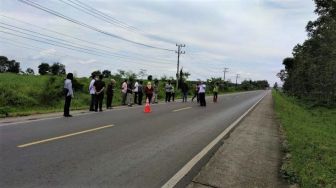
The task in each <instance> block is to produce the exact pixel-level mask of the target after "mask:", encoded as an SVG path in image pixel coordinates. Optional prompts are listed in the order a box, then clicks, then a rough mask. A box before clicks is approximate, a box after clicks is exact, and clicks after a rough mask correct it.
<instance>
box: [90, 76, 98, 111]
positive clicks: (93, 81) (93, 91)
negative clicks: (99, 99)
mask: <svg viewBox="0 0 336 188" xmlns="http://www.w3.org/2000/svg"><path fill="white" fill-rule="evenodd" d="M96 79H97V78H96V75H95V74H91V81H90V85H89V92H90V95H91V102H90V111H94V105H95V97H96V94H95V90H94V87H93V84H94V83H95V81H96Z"/></svg>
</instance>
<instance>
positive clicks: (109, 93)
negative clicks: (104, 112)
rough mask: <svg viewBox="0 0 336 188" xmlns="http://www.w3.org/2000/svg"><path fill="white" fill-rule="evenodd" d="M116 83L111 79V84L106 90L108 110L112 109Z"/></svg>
mask: <svg viewBox="0 0 336 188" xmlns="http://www.w3.org/2000/svg"><path fill="white" fill-rule="evenodd" d="M115 83H116V82H115V80H114V79H111V82H110V83H109V84H108V85H107V89H106V108H107V109H112V102H113V95H114V87H115Z"/></svg>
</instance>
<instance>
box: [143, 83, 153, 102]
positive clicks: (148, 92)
mask: <svg viewBox="0 0 336 188" xmlns="http://www.w3.org/2000/svg"><path fill="white" fill-rule="evenodd" d="M153 92H154V89H153V87H152V84H151V83H150V82H148V83H147V86H146V88H145V94H146V100H147V99H148V101H149V104H150V103H151V101H152V98H153Z"/></svg>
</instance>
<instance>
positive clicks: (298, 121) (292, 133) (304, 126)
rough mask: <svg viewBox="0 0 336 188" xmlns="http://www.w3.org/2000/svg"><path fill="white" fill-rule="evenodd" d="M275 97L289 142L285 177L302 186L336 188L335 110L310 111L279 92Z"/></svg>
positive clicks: (318, 109) (283, 170) (284, 170)
mask: <svg viewBox="0 0 336 188" xmlns="http://www.w3.org/2000/svg"><path fill="white" fill-rule="evenodd" d="M273 98H274V102H275V111H276V114H277V116H278V118H279V119H280V121H281V124H282V126H283V129H284V131H285V134H286V140H287V142H288V148H285V150H287V151H286V152H289V155H287V157H288V159H287V160H286V161H285V162H284V164H283V166H282V169H281V170H282V172H283V175H284V176H285V178H287V179H288V180H289V181H290V182H291V183H298V184H299V185H300V186H301V187H336V176H335V174H336V109H335V108H324V107H318V108H310V107H309V106H307V104H306V103H303V102H302V101H299V100H298V99H296V98H293V97H288V96H286V95H284V94H282V93H280V92H273Z"/></svg>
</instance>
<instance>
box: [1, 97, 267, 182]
mask: <svg viewBox="0 0 336 188" xmlns="http://www.w3.org/2000/svg"><path fill="white" fill-rule="evenodd" d="M265 92H267V91H252V92H244V93H236V94H229V95H223V96H219V99H218V103H216V104H214V103H212V102H211V98H207V107H205V108H204V107H200V106H198V105H197V103H196V102H194V103H191V102H188V103H181V102H173V103H172V102H171V103H167V104H157V105H152V106H151V107H152V113H149V114H145V113H144V112H143V107H144V106H134V107H131V108H121V109H114V110H111V111H104V112H97V113H89V114H85V115H79V116H74V117H72V118H55V119H46V120H40V121H33V122H24V123H22V122H21V123H17V124H9V125H2V126H0V144H1V148H0V149H1V150H0V152H1V153H0V157H1V158H0V166H1V170H0V187H160V186H162V185H163V184H165V183H166V182H167V181H168V180H169V179H170V178H171V177H172V176H174V174H175V173H176V172H177V171H179V170H180V169H181V168H182V167H183V166H184V165H185V164H186V163H187V162H188V161H189V160H190V159H192V158H193V157H194V156H195V155H196V154H197V153H199V152H200V151H201V150H202V149H203V148H204V147H205V146H206V145H207V144H208V143H210V142H211V141H212V140H213V139H214V138H216V136H218V135H219V134H220V133H221V132H222V131H223V130H225V128H226V127H228V126H229V125H230V124H231V123H232V122H233V121H234V120H236V119H237V118H238V117H240V116H241V115H242V114H243V113H244V112H245V111H246V110H247V109H249V108H250V107H251V106H252V105H253V104H255V103H256V102H257V101H258V100H259V99H261V98H262V97H263V96H264V95H265Z"/></svg>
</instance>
